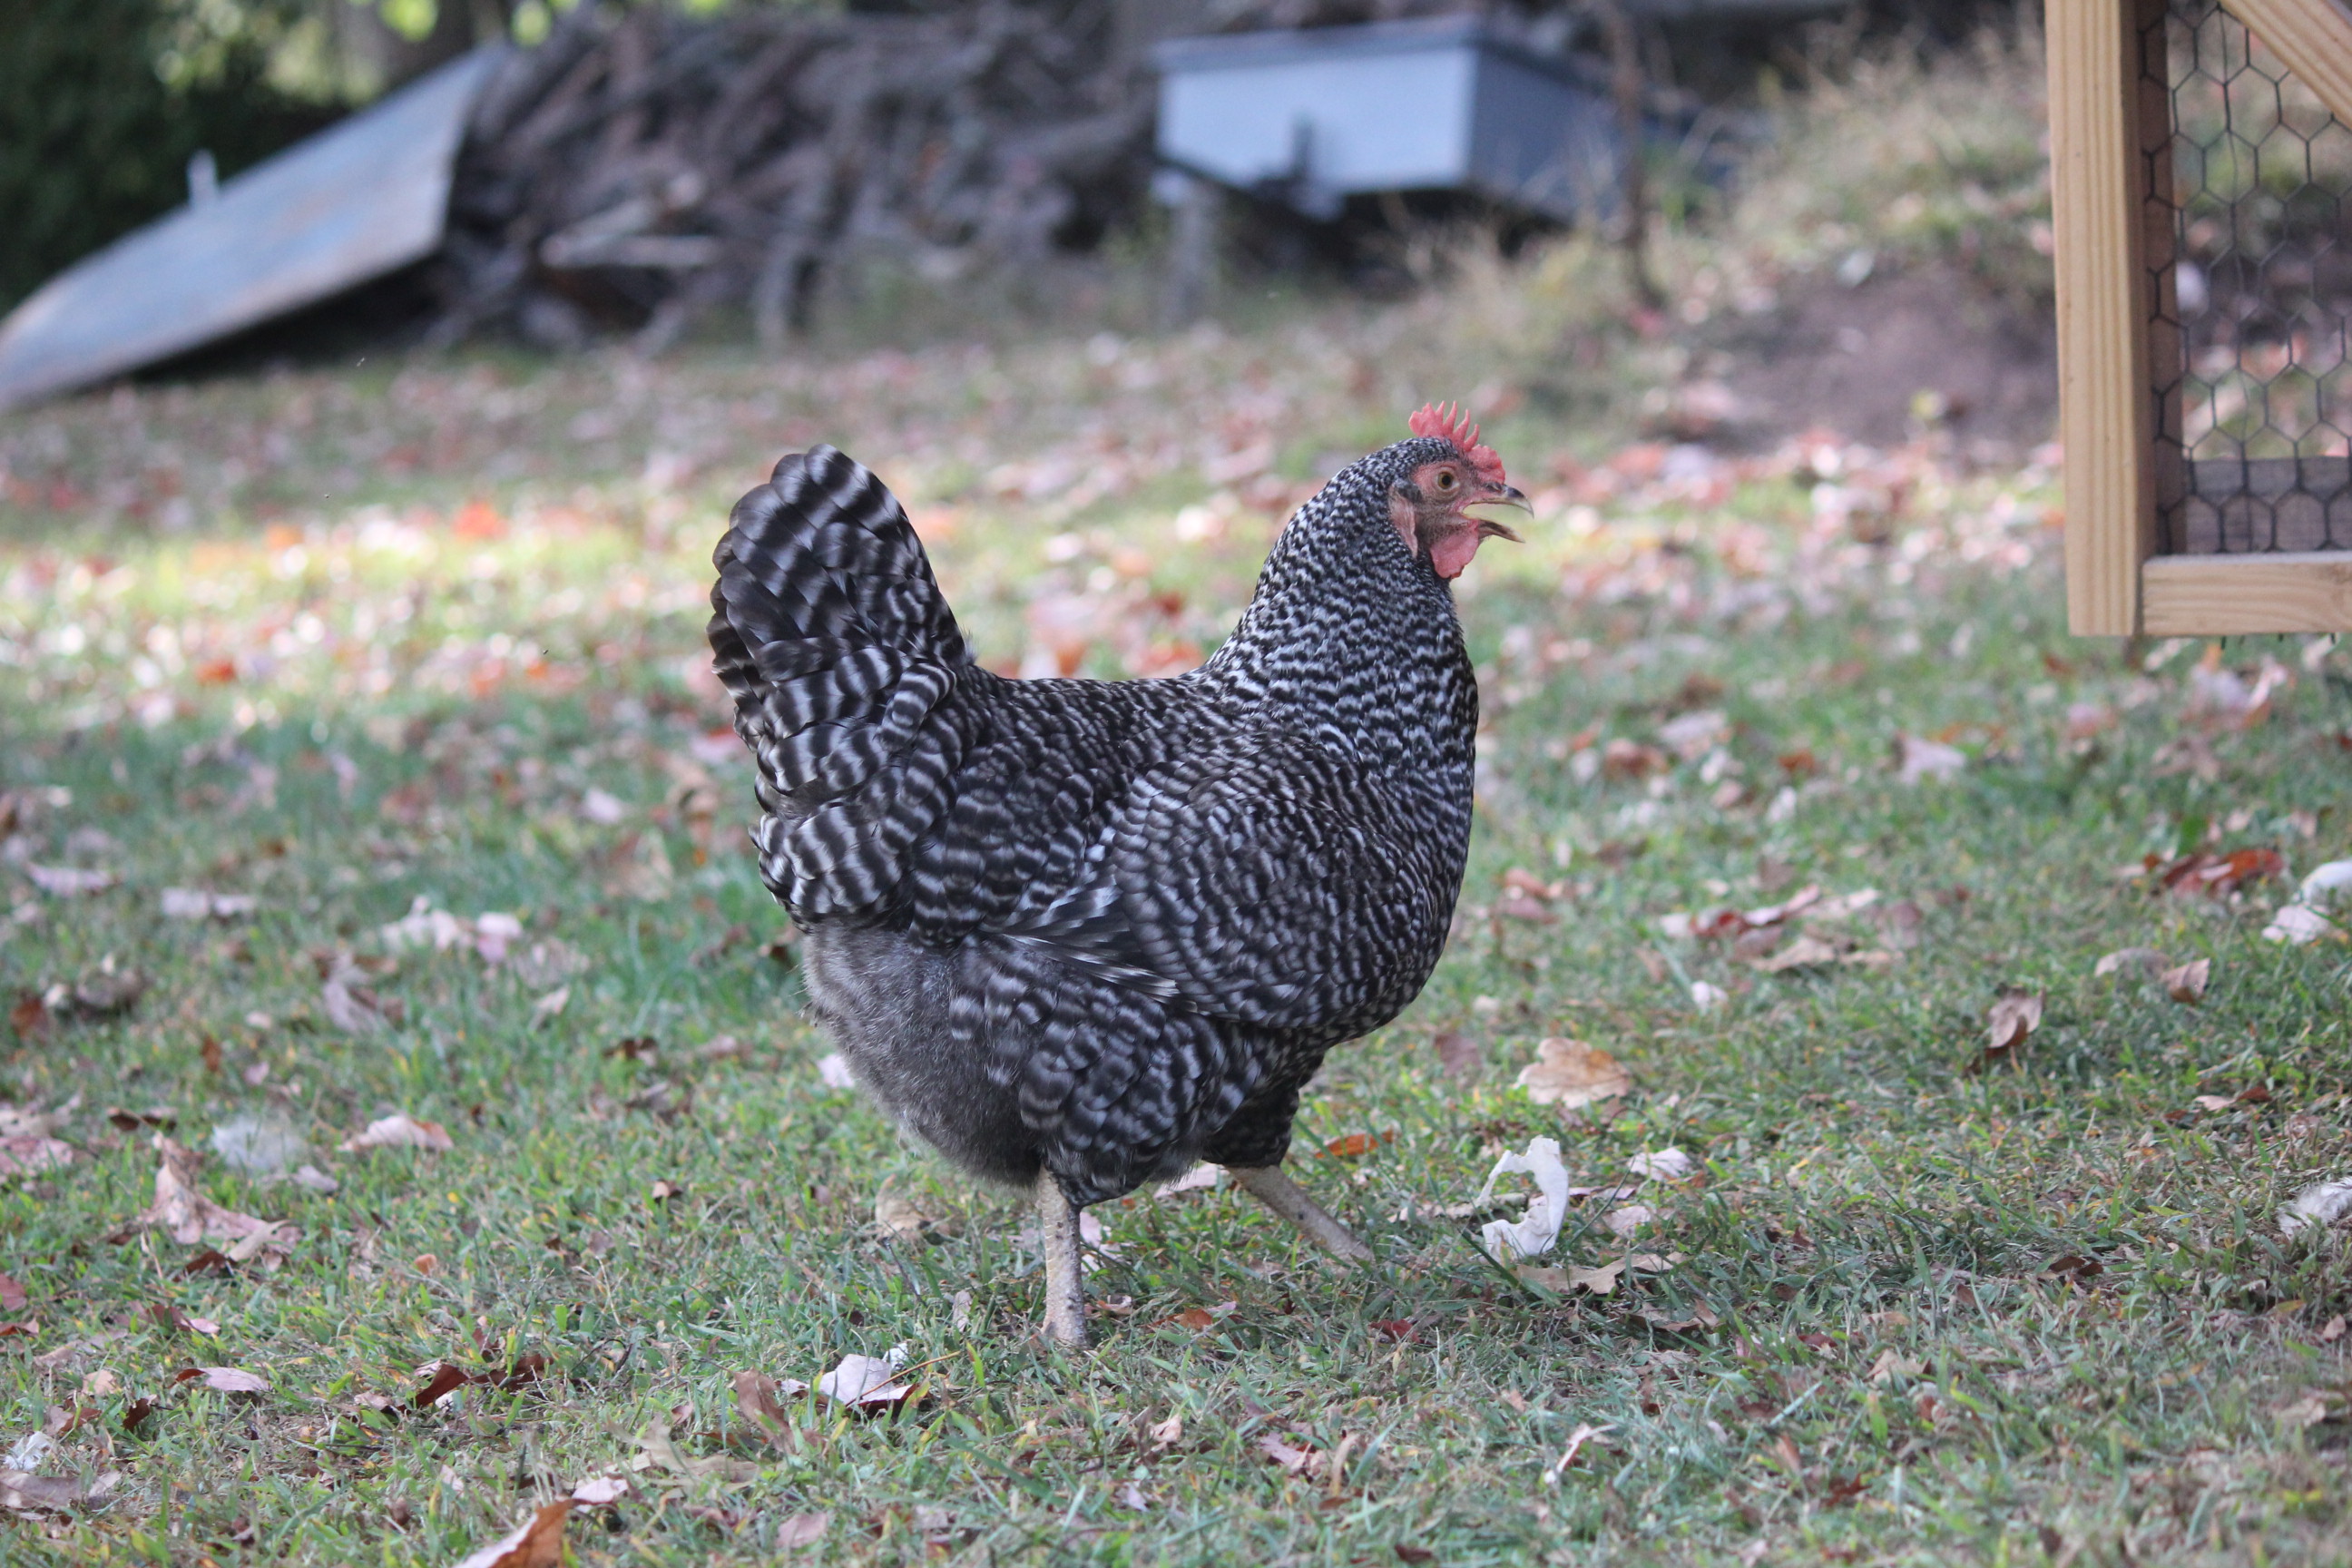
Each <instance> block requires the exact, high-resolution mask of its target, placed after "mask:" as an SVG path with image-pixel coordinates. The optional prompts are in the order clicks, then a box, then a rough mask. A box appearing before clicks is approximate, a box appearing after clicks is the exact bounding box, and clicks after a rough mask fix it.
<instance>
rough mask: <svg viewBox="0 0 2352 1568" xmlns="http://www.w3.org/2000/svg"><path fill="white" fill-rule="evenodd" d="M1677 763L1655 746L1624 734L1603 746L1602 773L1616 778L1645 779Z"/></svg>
mask: <svg viewBox="0 0 2352 1568" xmlns="http://www.w3.org/2000/svg"><path fill="white" fill-rule="evenodd" d="M1674 765H1675V760H1674V759H1673V758H1672V757H1670V756H1668V755H1666V753H1665V752H1662V751H1660V750H1659V749H1658V748H1657V747H1655V746H1645V745H1643V744H1642V743H1641V742H1638V741H1628V740H1626V739H1624V738H1623V737H1622V736H1620V737H1619V738H1617V739H1616V740H1613V741H1610V742H1607V743H1605V744H1604V745H1602V746H1601V776H1602V777H1604V778H1609V779H1616V780H1628V779H1645V778H1648V777H1649V776H1650V775H1651V774H1653V773H1664V772H1665V771H1666V770H1667V769H1668V768H1671V767H1673V766H1674Z"/></svg>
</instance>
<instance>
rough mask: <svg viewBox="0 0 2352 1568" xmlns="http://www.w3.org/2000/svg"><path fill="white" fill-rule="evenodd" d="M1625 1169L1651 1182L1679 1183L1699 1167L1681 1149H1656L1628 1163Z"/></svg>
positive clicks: (1637, 1156)
mask: <svg viewBox="0 0 2352 1568" xmlns="http://www.w3.org/2000/svg"><path fill="white" fill-rule="evenodd" d="M1625 1168H1626V1169H1627V1170H1629V1171H1631V1172H1633V1173H1634V1174H1635V1175H1637V1176H1641V1177H1644V1178H1646V1179H1648V1180H1651V1181H1657V1182H1679V1181H1681V1180H1682V1179H1683V1178H1684V1177H1685V1176H1687V1175H1689V1174H1690V1173H1692V1172H1693V1171H1695V1170H1696V1169H1698V1165H1697V1163H1696V1162H1695V1161H1694V1160H1692V1159H1691V1157H1690V1156H1689V1155H1688V1154H1685V1153H1684V1152H1682V1151H1681V1150H1680V1149H1654V1150H1651V1151H1650V1152H1648V1153H1645V1154H1636V1155H1634V1156H1633V1158H1632V1159H1630V1160H1628V1161H1626V1162H1625Z"/></svg>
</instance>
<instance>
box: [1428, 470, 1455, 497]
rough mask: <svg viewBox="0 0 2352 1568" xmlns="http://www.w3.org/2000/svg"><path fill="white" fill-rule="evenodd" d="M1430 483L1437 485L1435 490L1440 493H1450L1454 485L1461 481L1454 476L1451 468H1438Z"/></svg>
mask: <svg viewBox="0 0 2352 1568" xmlns="http://www.w3.org/2000/svg"><path fill="white" fill-rule="evenodd" d="M1430 483H1432V484H1433V485H1435V486H1436V487H1437V491H1438V493H1439V494H1440V495H1446V494H1450V493H1452V491H1453V489H1454V486H1455V485H1457V484H1459V483H1461V481H1460V480H1459V479H1455V478H1454V470H1453V469H1451V468H1440V469H1438V470H1437V474H1436V477H1435V478H1433V479H1431V480H1430Z"/></svg>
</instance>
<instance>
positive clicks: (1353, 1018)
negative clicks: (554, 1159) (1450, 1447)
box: [710, 438, 1477, 1203]
mask: <svg viewBox="0 0 2352 1568" xmlns="http://www.w3.org/2000/svg"><path fill="white" fill-rule="evenodd" d="M1451 450H1452V448H1451V447H1449V446H1448V444H1447V443H1445V442H1444V441H1441V440H1434V439H1430V438H1419V439H1415V440H1412V441H1406V442H1402V443H1400V444H1399V445H1397V446H1394V447H1389V448H1387V449H1386V450H1384V451H1382V452H1379V453H1375V454H1373V455H1372V456H1371V457H1370V458H1365V459H1363V460H1362V461H1361V462H1359V463H1357V464H1355V465H1353V466H1351V467H1350V468H1348V469H1346V470H1344V471H1343V472H1342V473H1340V474H1339V476H1338V477H1336V478H1335V479H1333V480H1332V481H1331V482H1330V483H1329V484H1328V485H1327V486H1326V487H1325V488H1324V489H1323V490H1322V491H1321V492H1320V493H1319V494H1318V495H1317V496H1316V498H1315V499H1314V500H1311V501H1309V502H1308V503H1307V505H1306V506H1305V507H1303V508H1301V509H1300V510H1299V512H1298V513H1297V516H1296V517H1294V518H1293V519H1292V520H1291V521H1290V523H1289V525H1288V526H1287V527H1286V529H1285V530H1284V532H1283V535H1282V537H1281V539H1280V540H1279V541H1277V542H1276V546H1275V548H1274V551H1273V552H1272V553H1271V555H1270V556H1269V557H1268V559H1267V562H1266V565H1265V571H1264V573H1263V574H1261V576H1260V578H1259V582H1258V588H1257V592H1256V594H1255V596H1254V598H1253V599H1252V601H1251V604H1250V606H1249V608H1248V610H1247V611H1246V612H1245V613H1244V616H1243V617H1242V621H1241V624H1240V626H1239V627H1238V628H1236V630H1235V632H1234V636H1233V637H1232V638H1231V639H1230V640H1228V641H1227V642H1226V644H1225V645H1224V646H1223V647H1222V648H1220V649H1219V650H1218V652H1217V653H1216V655H1215V656H1214V657H1213V658H1211V659H1210V660H1209V661H1208V663H1207V664H1206V665H1204V666H1203V667H1202V668H1200V669H1197V670H1194V671H1192V673H1190V674H1188V675H1185V676H1181V677H1179V678H1177V679H1170V680H1150V681H1123V682H1111V681H1089V680H1031V681H1021V680H1008V679H1003V678H1002V677H999V676H997V675H994V674H992V673H991V672H990V671H988V670H986V669H983V668H981V667H980V666H979V665H978V664H976V663H975V662H974V661H973V659H972V658H971V653H970V652H969V650H968V649H967V647H966V646H965V643H964V640H963V637H962V634H961V631H960V630H959V629H958V627H957V626H956V622H955V617H954V616H953V614H952V613H951V612H950V610H949V608H948V605H947V603H946V600H945V599H944V597H943V596H942V595H940V590H939V586H938V584H937V583H936V581H935V580H934V579H933V577H932V575H931V572H930V566H929V562H928V561H927V560H926V559H925V557H924V554H923V550H922V546H921V544H920V542H919V541H918V540H917V539H916V537H915V534H914V531H913V529H912V528H911V527H910V526H909V525H908V521H907V517H906V513H905V512H904V511H903V510H901V509H900V507H899V506H898V502H897V500H895V499H893V498H892V497H891V495H890V493H889V491H888V490H887V489H886V488H884V486H883V485H882V483H881V481H880V480H878V479H876V478H875V476H874V475H873V474H871V473H869V472H868V471H867V470H866V469H865V468H862V467H860V466H859V465H858V464H856V462H853V461H852V460H851V459H850V458H847V457H845V456H844V455H843V454H842V453H840V452H838V451H835V450H834V449H833V448H831V447H817V448H815V449H814V450H813V451H810V452H808V453H806V454H794V455H793V456H790V457H787V458H784V459H783V460H782V462H780V463H778V464H777V465H776V469H775V473H774V476H773V477H772V479H771V480H770V481H769V482H768V483H767V484H765V485H762V486H761V487H760V488H759V489H755V490H753V491H752V492H751V494H750V495H748V496H746V497H744V498H743V500H741V501H740V502H739V503H737V505H736V507H735V510H734V514H733V518H732V527H730V530H729V531H728V532H727V535H726V537H725V538H724V539H722V540H721V541H720V542H719V548H718V551H717V553H716V556H715V563H716V565H717V567H718V572H719V577H718V582H717V584H716V585H715V586H714V587H713V588H712V590H711V606H712V609H713V611H714V612H715V613H714V614H713V616H712V617H711V622H710V642H711V647H712V648H713V650H714V652H715V653H716V655H717V668H718V671H719V676H720V678H721V679H723V680H724V681H725V682H726V684H727V687H728V689H729V690H730V692H731V693H732V694H733V696H734V698H735V709H736V714H735V724H736V730H737V732H738V733H739V734H740V735H741V736H742V738H743V742H744V743H745V745H746V746H748V747H749V748H750V750H751V754H752V756H753V758H754V759H755V760H756V762H757V764H758V773H759V782H758V785H757V794H758V798H759V803H760V806H761V811H762V812H763V814H764V815H763V816H762V817H761V822H760V825H759V828H758V830H757V833H756V835H755V837H756V838H757V841H758V844H759V848H760V861H761V873H762V876H763V878H764V879H765V880H766V882H767V884H768V887H769V889H771V890H772V892H773V893H774V894H775V896H776V897H777V899H778V900H780V901H782V903H783V905H784V906H785V907H786V909H788V910H790V911H791V913H792V916H793V920H794V921H795V922H797V923H798V924H799V925H801V926H802V927H803V929H805V930H806V931H807V932H808V933H809V935H808V941H807V943H806V947H805V953H806V971H807V977H808V981H809V986H810V994H811V1001H812V1004H813V1006H814V1010H815V1011H816V1013H817V1014H818V1016H820V1018H821V1019H822V1020H823V1021H824V1023H825V1024H826V1025H827V1026H828V1027H829V1028H830V1029H831V1030H832V1031H833V1033H834V1034H835V1037H836V1038H837V1039H838V1040H839V1042H840V1044H841V1046H842V1048H843V1050H844V1052H845V1054H846V1055H847V1056H848V1058H849V1059H850V1061H851V1063H852V1065H853V1066H854V1067H855V1068H856V1070H857V1072H858V1074H859V1076H860V1077H861V1079H863V1080H864V1081H865V1082H866V1085H867V1086H868V1087H869V1088H870V1089H873V1091H874V1092H875V1093H876V1094H877V1097H878V1098H879V1099H881V1100H883V1102H884V1103H885V1104H886V1105H887V1106H888V1107H889V1108H890V1109H891V1110H893V1111H894V1112H895V1113H896V1114H897V1115H898V1117H899V1119H900V1120H901V1121H902V1122H904V1123H905V1124H906V1125H907V1126H908V1128H909V1129H910V1130H911V1131H914V1132H916V1133H917V1134H919V1136H921V1137H923V1138H925V1139H927V1140H928V1141H929V1142H932V1143H933V1144H935V1145H936V1146H938V1147H939V1148H940V1149H941V1150H942V1151H943V1152H946V1153H947V1154H948V1155H950V1157H951V1158H953V1159H955V1160H956V1161H958V1162H959V1163H961V1164H963V1165H965V1166H966V1167H968V1168H970V1169H971V1170H973V1171H975V1172H977V1173H981V1174H983V1175H987V1176H992V1177H998V1178H1002V1179H1006V1180H1012V1181H1026V1180H1028V1179H1030V1178H1032V1177H1034V1174H1035V1173H1036V1171H1037V1169H1038V1167H1039V1166H1040V1164H1041V1163H1042V1164H1043V1165H1045V1167H1047V1168H1050V1169H1051V1170H1053V1172H1054V1173H1055V1175H1056V1176H1057V1177H1059V1178H1060V1179H1061V1182H1062V1184H1063V1185H1064V1187H1065V1188H1066V1189H1067V1190H1068V1191H1069V1193H1070V1195H1071V1196H1072V1197H1073V1198H1074V1199H1076V1201H1078V1202H1080V1203H1088V1202H1094V1201H1098V1200H1100V1199H1102V1198H1106V1197H1111V1196H1115V1195H1117V1194H1120V1193H1123V1192H1126V1191H1129V1190H1130V1189H1132V1188H1133V1187H1134V1186H1136V1185H1138V1184H1140V1183H1142V1182H1144V1181H1147V1180H1150V1179H1152V1178H1153V1177H1154V1176H1156V1175H1159V1174H1161V1173H1166V1172H1169V1171H1172V1170H1175V1169H1178V1168H1181V1166H1183V1165H1184V1164H1186V1163H1189V1162H1191V1161H1192V1160H1196V1159H1202V1158H1206V1159H1211V1160H1215V1161H1217V1162H1219V1163H1224V1164H1231V1165H1250V1164H1270V1163H1275V1162H1276V1161H1277V1160H1279V1159H1280V1158H1281V1156H1282V1153H1283V1151H1284V1149H1285V1148H1286V1146H1287V1142H1288V1138H1289V1129H1290V1121H1291V1119H1292V1117H1293V1115H1294V1114H1295V1112H1296V1110H1297V1095H1298V1090H1299V1088H1300V1086H1301V1085H1303V1084H1304V1083H1305V1081H1306V1079H1307V1078H1308V1077H1309V1076H1310V1075H1311V1074H1312V1073H1313V1072H1314V1070H1315V1068H1316V1067H1317V1066H1318V1064H1319V1063H1320V1061H1321V1059H1322V1057H1323V1053H1324V1052H1325V1051H1326V1050H1328V1048H1329V1047H1331V1046H1332V1045H1334V1044H1336V1043H1338V1042H1339V1041H1341V1040H1345V1039H1348V1038H1350V1037H1354V1036H1357V1035H1360V1034H1362V1033H1364V1032H1365V1031H1367V1030H1369V1029H1371V1028H1374V1027H1377V1026H1379V1025H1381V1024H1382V1023H1385V1022H1386V1021H1387V1020H1388V1019H1390V1018H1391V1017H1393V1016H1395V1015H1396V1013H1397V1012H1398V1011H1399V1010H1400V1009H1401V1008H1402V1007H1403V1006H1404V1005H1405V1004H1406V1003H1407V1002H1409V1001H1411V1000H1412V997H1413V996H1414V995H1415V994H1417V993H1418V992H1419V990H1420V988H1421V986H1422V984H1423V983H1424V982H1425V981H1426V980H1427V978H1428V976H1429V973H1430V971H1431V969H1432V968H1433V966H1434V965H1435V963H1436V962H1437V958H1438V955H1439V952H1441V950H1442V949H1443V947H1444V938H1445V931H1446V927H1447V924H1448V922H1449V921H1450V920H1451V918H1452V913H1453V907H1454V898H1455V896H1456V894H1457V892H1458V891H1459V889H1460V885H1461V879H1462V868H1463V864H1464V859H1465V855H1466V853H1467V847H1468V837H1469V826H1470V795H1471V776H1472V748H1473V737H1474V734H1475V730H1476V724H1477V702H1476V687H1475V680H1474V679H1473V677H1472V674H1471V670H1470V664H1469V659H1468V658H1467V656H1466V654H1465V651H1464V649H1463V645H1462V635H1461V629H1460V626H1459V624H1458V623H1457V621H1456V619H1455V617H1454V605H1453V600H1452V596H1451V595H1450V593H1449V592H1448V590H1447V588H1446V585H1445V584H1444V582H1443V581H1442V580H1440V579H1439V578H1438V576H1437V575H1436V574H1435V572H1434V570H1433V568H1432V567H1431V565H1430V563H1429V562H1428V560H1427V559H1426V558H1425V557H1422V556H1418V555H1416V553H1415V552H1413V550H1412V549H1411V548H1410V547H1409V546H1408V545H1407V544H1406V543H1405V542H1404V541H1403V539H1402V537H1401V536H1400V534H1399V532H1398V531H1397V529H1396V527H1395V526H1394V525H1393V524H1392V523H1391V521H1390V517H1389V510H1388V488H1389V485H1390V483H1391V481H1392V480H1394V479H1398V478H1400V477H1402V475H1404V474H1406V473H1408V472H1410V471H1411V470H1412V468H1414V467H1415V466H1417V465H1419V464H1422V463H1426V462H1429V461H1432V460H1434V459H1436V458H1443V457H1445V456H1447V455H1449V453H1450V452H1451Z"/></svg>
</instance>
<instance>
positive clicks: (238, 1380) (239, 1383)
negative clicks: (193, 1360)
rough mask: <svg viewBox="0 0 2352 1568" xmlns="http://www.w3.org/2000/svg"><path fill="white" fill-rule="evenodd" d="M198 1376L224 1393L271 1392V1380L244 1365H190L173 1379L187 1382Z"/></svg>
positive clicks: (177, 1381) (206, 1384)
mask: <svg viewBox="0 0 2352 1568" xmlns="http://www.w3.org/2000/svg"><path fill="white" fill-rule="evenodd" d="M197 1378H202V1379H203V1380H204V1384H205V1387H206V1388H215V1389H218V1390H219V1391H220V1392H221V1393H223V1394H267V1393H268V1392H269V1380H268V1378H266V1377H264V1376H262V1375H261V1374H260V1373H257V1372H247V1371H246V1370H245V1369H244V1368H243V1367H237V1366H194V1367H188V1368H186V1369H184V1370H183V1371H182V1372H180V1373H177V1374H176V1375H175V1376H174V1377H173V1379H172V1381H173V1382H174V1383H187V1382H192V1381H194V1380H195V1379H197Z"/></svg>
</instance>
